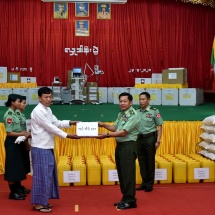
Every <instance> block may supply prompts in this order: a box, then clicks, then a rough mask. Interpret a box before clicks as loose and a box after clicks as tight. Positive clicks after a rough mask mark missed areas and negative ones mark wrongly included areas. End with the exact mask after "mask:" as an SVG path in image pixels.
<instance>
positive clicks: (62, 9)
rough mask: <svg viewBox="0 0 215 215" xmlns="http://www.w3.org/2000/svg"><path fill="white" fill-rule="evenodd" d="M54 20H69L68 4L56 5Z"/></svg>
mask: <svg viewBox="0 0 215 215" xmlns="http://www.w3.org/2000/svg"><path fill="white" fill-rule="evenodd" d="M54 19H68V3H54Z"/></svg>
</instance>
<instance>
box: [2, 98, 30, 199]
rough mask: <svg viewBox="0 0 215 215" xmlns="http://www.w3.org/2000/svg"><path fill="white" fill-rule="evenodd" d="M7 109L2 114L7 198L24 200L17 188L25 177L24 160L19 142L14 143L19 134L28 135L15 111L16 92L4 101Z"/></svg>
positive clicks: (18, 101)
mask: <svg viewBox="0 0 215 215" xmlns="http://www.w3.org/2000/svg"><path fill="white" fill-rule="evenodd" d="M5 105H6V107H8V110H7V111H6V113H5V114H4V117H3V121H4V125H5V130H6V133H7V136H6V139H5V143H4V145H5V153H6V156H5V174H4V179H5V180H6V181H8V185H9V188H10V191H11V192H10V194H9V199H14V200H24V199H25V197H24V196H23V195H22V194H21V193H19V192H18V191H17V190H18V188H19V182H20V181H22V180H24V179H26V173H25V168H24V162H23V157H22V151H21V146H20V144H16V143H15V141H16V139H17V137H19V136H25V137H26V138H27V137H29V136H30V133H29V132H27V131H22V129H21V126H20V121H19V118H18V117H17V115H16V113H15V111H16V109H18V108H19V106H20V97H19V95H17V94H10V95H9V96H8V100H7V102H6V103H5Z"/></svg>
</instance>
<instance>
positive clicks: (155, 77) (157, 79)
mask: <svg viewBox="0 0 215 215" xmlns="http://www.w3.org/2000/svg"><path fill="white" fill-rule="evenodd" d="M152 84H162V74H161V73H152Z"/></svg>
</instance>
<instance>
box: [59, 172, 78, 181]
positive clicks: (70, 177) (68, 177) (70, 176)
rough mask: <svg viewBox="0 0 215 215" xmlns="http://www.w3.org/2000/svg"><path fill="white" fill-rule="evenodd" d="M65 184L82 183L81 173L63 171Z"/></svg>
mask: <svg viewBox="0 0 215 215" xmlns="http://www.w3.org/2000/svg"><path fill="white" fill-rule="evenodd" d="M63 182H64V183H74V182H80V171H79V170H77V171H63Z"/></svg>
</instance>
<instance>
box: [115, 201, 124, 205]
mask: <svg viewBox="0 0 215 215" xmlns="http://www.w3.org/2000/svg"><path fill="white" fill-rule="evenodd" d="M123 203H124V202H122V201H121V202H115V203H114V206H119V205H121V204H123Z"/></svg>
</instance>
